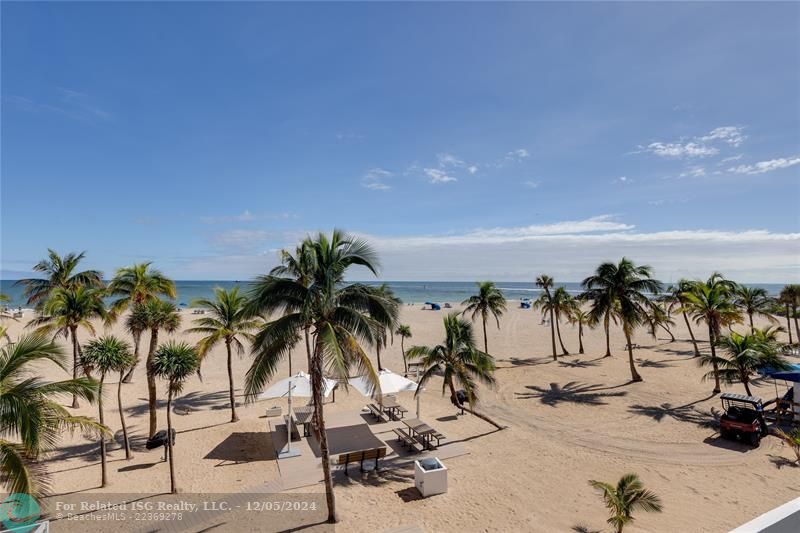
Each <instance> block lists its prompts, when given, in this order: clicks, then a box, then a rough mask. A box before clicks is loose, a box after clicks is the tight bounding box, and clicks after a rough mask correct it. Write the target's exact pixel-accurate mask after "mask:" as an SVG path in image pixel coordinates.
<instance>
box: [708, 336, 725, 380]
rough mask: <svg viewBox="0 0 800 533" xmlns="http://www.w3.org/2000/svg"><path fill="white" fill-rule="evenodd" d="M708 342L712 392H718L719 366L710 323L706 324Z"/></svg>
mask: <svg viewBox="0 0 800 533" xmlns="http://www.w3.org/2000/svg"><path fill="white" fill-rule="evenodd" d="M708 343H709V344H710V345H711V366H712V367H713V368H714V394H719V393H720V392H721V391H722V389H721V388H720V387H719V366H718V365H717V347H716V335H714V328H713V326H712V325H711V324H709V325H708Z"/></svg>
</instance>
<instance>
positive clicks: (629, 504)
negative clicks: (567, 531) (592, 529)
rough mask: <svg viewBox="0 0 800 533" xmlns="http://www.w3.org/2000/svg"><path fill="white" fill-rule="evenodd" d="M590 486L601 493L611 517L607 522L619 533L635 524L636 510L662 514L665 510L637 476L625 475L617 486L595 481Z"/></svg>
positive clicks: (658, 499) (657, 498)
mask: <svg viewBox="0 0 800 533" xmlns="http://www.w3.org/2000/svg"><path fill="white" fill-rule="evenodd" d="M589 485H591V486H592V487H594V488H595V489H597V490H599V491H600V492H601V494H602V496H603V502H604V503H605V504H606V508H607V509H608V511H609V513H610V515H611V516H610V517H609V519H608V520H607V522H608V523H609V524H610V525H611V526H613V527H614V530H615V531H616V532H617V533H622V530H623V528H624V527H625V525H626V524H629V523H631V522H633V512H634V511H635V510H637V509H641V510H642V511H645V512H648V513H650V512H654V513H660V512H661V511H662V509H663V506H662V505H661V499H660V498H659V497H658V496H656V495H655V494H654V493H653V492H652V491H649V490H647V489H645V488H644V484H643V483H642V481H641V480H640V479H639V476H637V475H636V474H625V475H624V476H622V477H621V478H620V480H619V481H617V485H616V486H614V485H612V484H610V483H604V482H602V481H595V480H591V481H589Z"/></svg>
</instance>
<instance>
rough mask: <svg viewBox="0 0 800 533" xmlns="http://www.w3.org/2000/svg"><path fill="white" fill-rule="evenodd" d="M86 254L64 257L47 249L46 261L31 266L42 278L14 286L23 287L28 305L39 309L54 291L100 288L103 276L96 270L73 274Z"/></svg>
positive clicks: (31, 279)
mask: <svg viewBox="0 0 800 533" xmlns="http://www.w3.org/2000/svg"><path fill="white" fill-rule="evenodd" d="M85 256H86V252H81V253H79V254H76V253H68V254H67V255H65V256H64V257H61V256H60V255H58V253H57V252H55V251H54V250H52V249H50V248H48V249H47V259H42V260H41V261H39V262H38V263H36V264H35V265H34V266H33V271H34V272H41V273H42V274H43V276H44V277H42V278H29V279H21V280H19V281H17V282H16V283H15V285H22V286H24V287H25V289H24V291H23V294H24V295H25V297H26V298H27V299H28V304H31V305H36V306H37V308H41V305H42V304H43V303H44V301H45V300H46V299H47V298H48V297H49V296H50V294H51V293H52V292H53V290H55V289H71V288H74V287H78V286H85V287H90V288H95V289H98V288H101V287H102V286H103V274H102V272H99V271H97V270H84V271H82V272H75V270H76V269H77V268H78V264H79V263H80V262H81V261H82V260H83V259H84V257H85Z"/></svg>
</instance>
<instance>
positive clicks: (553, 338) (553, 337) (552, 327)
mask: <svg viewBox="0 0 800 533" xmlns="http://www.w3.org/2000/svg"><path fill="white" fill-rule="evenodd" d="M547 300H548V301H549V302H550V340H551V341H552V344H553V361H557V360H558V356H557V355H556V326H555V324H553V322H554V320H553V302H552V300H550V291H548V292H547Z"/></svg>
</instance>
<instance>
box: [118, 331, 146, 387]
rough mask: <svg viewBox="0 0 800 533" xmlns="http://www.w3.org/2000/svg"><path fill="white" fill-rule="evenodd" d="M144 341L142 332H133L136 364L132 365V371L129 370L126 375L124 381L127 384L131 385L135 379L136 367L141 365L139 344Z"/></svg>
mask: <svg viewBox="0 0 800 533" xmlns="http://www.w3.org/2000/svg"><path fill="white" fill-rule="evenodd" d="M141 341H142V332H141V331H134V332H133V360H134V361H135V363H133V365H131V369H130V370H128V373H127V374H126V375H125V378H124V379H123V380H122V381H123V382H125V383H130V382H131V380H132V379H133V371H134V370H136V365H138V364H139V343H141Z"/></svg>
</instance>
